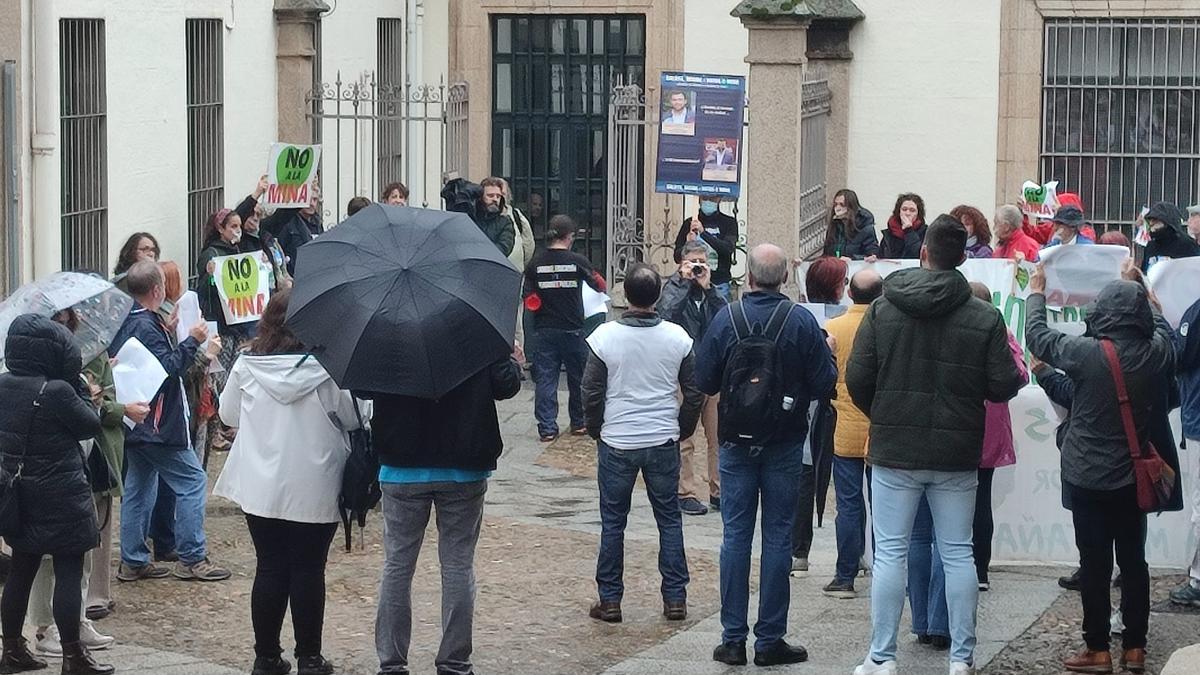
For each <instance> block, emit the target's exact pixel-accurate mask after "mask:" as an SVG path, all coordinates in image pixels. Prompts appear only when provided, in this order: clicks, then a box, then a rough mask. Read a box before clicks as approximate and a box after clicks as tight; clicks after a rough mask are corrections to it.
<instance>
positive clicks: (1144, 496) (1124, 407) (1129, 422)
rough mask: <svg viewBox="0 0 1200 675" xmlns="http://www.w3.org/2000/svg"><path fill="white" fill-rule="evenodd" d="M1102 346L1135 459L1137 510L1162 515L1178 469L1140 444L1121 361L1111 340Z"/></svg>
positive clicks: (1102, 342)
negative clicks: (1115, 387)
mask: <svg viewBox="0 0 1200 675" xmlns="http://www.w3.org/2000/svg"><path fill="white" fill-rule="evenodd" d="M1100 347H1101V348H1103V349H1104V356H1105V357H1107V358H1108V369H1109V370H1110V371H1111V372H1112V377H1113V383H1115V384H1116V385H1117V402H1118V403H1119V404H1120V408H1121V424H1123V425H1124V427H1125V440H1126V442H1127V443H1128V444H1129V456H1130V458H1131V459H1132V460H1133V477H1134V480H1135V481H1136V483H1137V501H1138V508H1140V509H1141V510H1142V511H1143V512H1145V513H1159V512H1161V511H1162V510H1163V509H1164V508H1166V505H1167V502H1169V501H1170V500H1171V494H1172V493H1173V492H1174V491H1175V470H1174V469H1172V468H1171V467H1170V465H1169V464H1167V463H1166V462H1164V461H1163V458H1162V457H1159V455H1158V451H1156V450H1155V449H1154V444H1153V443H1151V442H1150V441H1146V443H1145V444H1141V443H1138V437H1137V429H1136V428H1135V427H1134V424H1133V407H1132V406H1131V405H1129V392H1128V391H1126V389H1125V375H1124V374H1123V373H1122V372H1121V361H1120V359H1118V358H1117V348H1116V346H1115V345H1113V342H1112V340H1101V341H1100Z"/></svg>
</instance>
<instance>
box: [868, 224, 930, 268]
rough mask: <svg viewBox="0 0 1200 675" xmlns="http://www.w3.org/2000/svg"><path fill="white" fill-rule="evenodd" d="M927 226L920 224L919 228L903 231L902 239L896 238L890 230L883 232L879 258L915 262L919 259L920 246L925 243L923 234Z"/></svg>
mask: <svg viewBox="0 0 1200 675" xmlns="http://www.w3.org/2000/svg"><path fill="white" fill-rule="evenodd" d="M928 229H929V226H928V225H926V224H925V223H921V226H920V227H915V228H913V229H911V230H905V231H904V237H903V238H901V237H897V236H896V235H894V234H892V231H891V230H890V229H885V230H884V231H883V239H881V240H880V242H879V257H881V258H891V259H908V260H916V259H917V258H920V257H921V245H922V244H924V243H925V232H926V231H927V230H928Z"/></svg>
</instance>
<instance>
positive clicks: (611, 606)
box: [588, 602, 621, 623]
mask: <svg viewBox="0 0 1200 675" xmlns="http://www.w3.org/2000/svg"><path fill="white" fill-rule="evenodd" d="M588 616H590V617H592V618H593V619H596V620H597V621H603V622H605V623H621V603H619V602H597V603H596V604H594V605H592V608H591V609H590V610H588Z"/></svg>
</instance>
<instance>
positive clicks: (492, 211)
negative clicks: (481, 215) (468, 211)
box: [487, 204, 500, 216]
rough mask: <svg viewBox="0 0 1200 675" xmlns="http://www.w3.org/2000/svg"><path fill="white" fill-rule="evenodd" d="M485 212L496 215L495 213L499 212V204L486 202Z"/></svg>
mask: <svg viewBox="0 0 1200 675" xmlns="http://www.w3.org/2000/svg"><path fill="white" fill-rule="evenodd" d="M487 212H488V213H489V214H490V215H493V216H494V215H496V214H497V213H500V205H499V204H488V205H487Z"/></svg>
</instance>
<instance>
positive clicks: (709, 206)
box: [700, 201, 717, 216]
mask: <svg viewBox="0 0 1200 675" xmlns="http://www.w3.org/2000/svg"><path fill="white" fill-rule="evenodd" d="M716 212H717V203H716V202H708V201H704V202H700V213H703V214H704V215H706V216H711V215H712V214H714V213H716Z"/></svg>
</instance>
